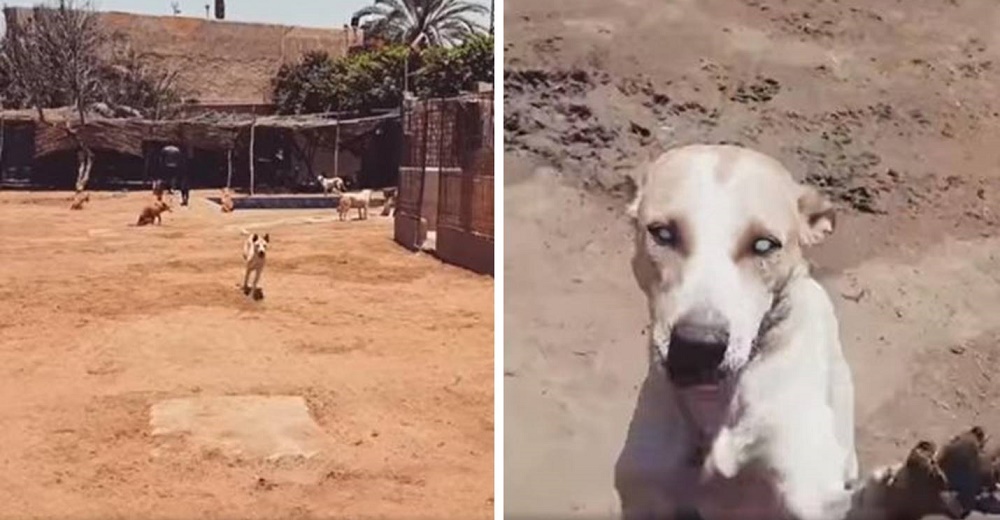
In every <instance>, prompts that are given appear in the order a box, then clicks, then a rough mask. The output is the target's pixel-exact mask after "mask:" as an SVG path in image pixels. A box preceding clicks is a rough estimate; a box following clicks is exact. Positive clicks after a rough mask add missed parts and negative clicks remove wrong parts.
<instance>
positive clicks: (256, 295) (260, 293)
mask: <svg viewBox="0 0 1000 520" xmlns="http://www.w3.org/2000/svg"><path fill="white" fill-rule="evenodd" d="M253 299H254V300H257V301H260V300H263V299H264V291H263V290H261V289H259V288H258V289H256V290H254V292H253Z"/></svg>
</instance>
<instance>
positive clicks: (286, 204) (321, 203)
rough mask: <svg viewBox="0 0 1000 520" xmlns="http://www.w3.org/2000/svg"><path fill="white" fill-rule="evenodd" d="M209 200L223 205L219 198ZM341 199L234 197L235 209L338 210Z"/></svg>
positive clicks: (331, 197)
mask: <svg viewBox="0 0 1000 520" xmlns="http://www.w3.org/2000/svg"><path fill="white" fill-rule="evenodd" d="M208 200H210V201H212V202H214V203H216V204H222V199H221V198H219V197H209V198H208ZM339 202H340V197H337V196H329V197H233V209H234V210H237V209H336V207H337V204H338V203H339Z"/></svg>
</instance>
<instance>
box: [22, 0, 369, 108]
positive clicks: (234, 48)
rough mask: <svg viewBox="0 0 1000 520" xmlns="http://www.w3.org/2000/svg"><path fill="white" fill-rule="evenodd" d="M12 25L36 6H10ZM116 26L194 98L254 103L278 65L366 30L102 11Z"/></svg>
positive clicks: (334, 50) (264, 97) (338, 48)
mask: <svg viewBox="0 0 1000 520" xmlns="http://www.w3.org/2000/svg"><path fill="white" fill-rule="evenodd" d="M4 15H5V17H6V20H7V24H8V26H11V25H14V24H18V23H25V21H26V20H29V19H30V18H31V9H28V8H6V9H4ZM99 16H100V17H101V21H102V22H103V23H104V25H105V26H106V27H107V28H108V29H109V30H110V31H117V32H120V33H121V34H124V35H126V36H127V37H128V39H129V41H130V42H131V43H132V45H133V47H134V48H135V49H136V50H137V51H139V52H142V53H146V54H148V55H150V56H151V58H152V59H153V60H154V61H155V62H157V63H159V64H160V65H162V66H165V67H167V68H168V69H170V70H177V71H179V73H180V77H179V80H180V86H181V87H182V88H183V89H184V90H186V91H187V92H188V93H189V95H188V96H187V97H188V98H193V99H197V100H198V101H199V102H201V103H206V104H228V105H240V104H243V105H247V104H250V105H253V104H266V103H268V102H269V100H270V91H271V79H272V78H273V77H274V75H275V73H276V72H277V71H278V68H279V67H280V66H281V65H282V64H283V63H287V62H292V61H295V60H297V59H299V57H300V56H301V55H302V54H303V53H304V52H306V51H313V50H323V51H326V52H328V53H329V54H330V55H331V56H335V57H337V56H345V55H347V53H348V50H349V49H350V48H351V47H352V46H356V45H359V44H361V43H362V40H363V35H362V32H361V31H360V30H357V31H354V30H351V29H349V28H343V27H338V28H330V29H315V28H305V27H289V26H283V25H269V24H257V23H240V22H232V21H220V20H207V19H203V18H192V17H185V16H149V15H138V14H132V13H120V12H107V13H99Z"/></svg>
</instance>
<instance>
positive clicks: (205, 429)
mask: <svg viewBox="0 0 1000 520" xmlns="http://www.w3.org/2000/svg"><path fill="white" fill-rule="evenodd" d="M149 415H150V418H149V422H150V427H151V429H152V432H153V436H154V437H166V436H181V437H184V438H185V439H186V440H187V441H188V442H190V443H191V444H192V445H193V446H194V447H197V448H200V449H203V450H208V451H217V452H220V453H222V454H223V455H226V456H229V457H233V458H238V459H264V460H269V461H274V460H279V459H284V458H289V457H291V458H305V459H310V458H313V457H315V456H317V455H319V454H320V453H321V452H322V451H323V448H324V446H326V444H327V443H328V442H329V437H327V435H326V434H325V432H324V431H323V430H322V428H320V426H319V425H318V424H316V421H315V420H313V418H312V416H311V415H310V414H309V407H308V405H307V404H306V401H305V399H304V398H302V397H301V396H264V395H235V396H214V397H192V398H181V399H167V400H164V401H160V402H158V403H155V404H153V405H152V406H151V407H150V412H149Z"/></svg>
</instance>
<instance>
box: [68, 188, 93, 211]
mask: <svg viewBox="0 0 1000 520" xmlns="http://www.w3.org/2000/svg"><path fill="white" fill-rule="evenodd" d="M87 202H90V193H88V192H86V191H81V192H78V193H77V194H76V195H74V196H73V203H72V204H70V205H69V209H72V210H81V209H83V205H84V204H86V203H87Z"/></svg>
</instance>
